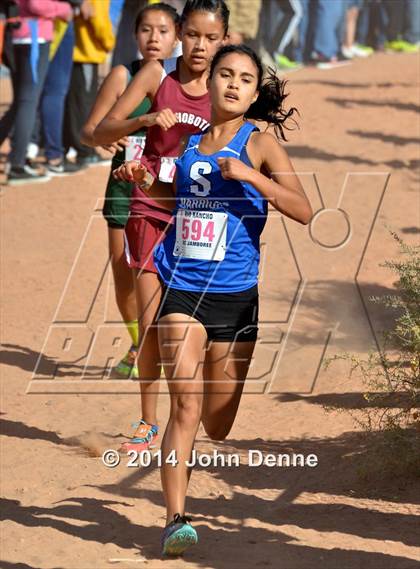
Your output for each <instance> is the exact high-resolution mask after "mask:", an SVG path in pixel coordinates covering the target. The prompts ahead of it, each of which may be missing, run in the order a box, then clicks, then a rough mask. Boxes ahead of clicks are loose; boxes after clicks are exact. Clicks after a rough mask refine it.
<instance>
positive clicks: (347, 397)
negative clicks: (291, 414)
mask: <svg viewBox="0 0 420 569" xmlns="http://www.w3.org/2000/svg"><path fill="white" fill-rule="evenodd" d="M376 396H379V399H377V398H376ZM277 399H278V401H280V402H281V403H289V402H294V401H304V402H305V403H310V404H313V405H322V406H325V407H327V408H334V409H335V408H338V409H368V408H370V407H375V408H385V407H387V408H389V407H394V408H401V406H402V405H408V404H409V403H410V402H412V400H411V399H410V396H409V395H408V393H395V394H392V395H388V396H386V397H384V393H380V392H377V393H373V392H369V399H366V397H365V394H364V393H357V392H353V391H351V392H348V393H320V394H319V395H300V394H298V393H284V394H283V393H282V394H281V395H278V396H277Z"/></svg>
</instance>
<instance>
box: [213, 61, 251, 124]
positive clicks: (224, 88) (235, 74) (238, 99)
mask: <svg viewBox="0 0 420 569" xmlns="http://www.w3.org/2000/svg"><path fill="white" fill-rule="evenodd" d="M257 85H258V69H257V67H256V66H255V64H254V62H253V61H252V59H250V58H249V57H248V56H247V55H245V54H242V53H230V54H228V55H226V56H225V57H223V58H222V59H221V60H220V61H219V63H218V64H217V65H216V68H215V70H214V72H213V76H212V78H211V81H210V89H209V90H210V97H211V104H212V107H213V108H214V109H215V110H217V111H219V112H223V113H224V114H228V115H232V116H239V115H241V114H245V113H246V111H247V110H248V109H249V107H250V106H251V105H252V103H254V102H255V101H256V100H257V97H258V91H257Z"/></svg>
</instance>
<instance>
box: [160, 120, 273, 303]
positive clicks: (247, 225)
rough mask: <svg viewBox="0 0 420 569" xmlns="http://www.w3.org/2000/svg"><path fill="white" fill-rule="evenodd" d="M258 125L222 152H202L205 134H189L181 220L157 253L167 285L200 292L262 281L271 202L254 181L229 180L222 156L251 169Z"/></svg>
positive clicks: (182, 161)
mask: <svg viewBox="0 0 420 569" xmlns="http://www.w3.org/2000/svg"><path fill="white" fill-rule="evenodd" d="M255 130H258V128H257V127H256V126H254V125H253V124H251V123H249V122H245V123H244V124H243V126H242V127H241V128H240V129H239V131H238V132H237V133H236V135H235V136H234V138H233V139H232V140H231V141H230V142H229V143H228V145H227V146H225V147H224V148H223V149H222V150H219V151H218V152H216V153H214V154H211V155H206V154H202V153H201V152H200V150H199V145H200V141H201V138H202V136H203V134H196V135H193V136H191V137H190V139H189V142H188V145H187V147H186V149H185V151H184V154H183V155H182V156H181V157H180V158H179V159H178V160H177V161H176V172H177V179H176V180H177V181H176V207H175V210H174V212H173V215H174V216H175V218H176V223H175V224H174V225H173V227H172V228H171V230H170V231H169V233H168V235H167V237H166V238H165V239H164V241H163V242H162V243H161V244H160V245H159V246H158V247H157V249H156V251H155V265H156V268H157V270H158V271H159V274H160V276H161V277H162V279H163V281H164V283H165V284H166V285H167V286H169V287H171V288H175V289H180V290H188V291H196V292H204V291H205V292H216V293H217V292H220V293H227V292H239V291H243V290H247V289H249V288H251V287H253V286H255V285H256V284H257V282H258V266H259V260H260V235H261V232H262V230H263V228H264V225H265V222H266V219H267V201H266V200H265V199H264V198H263V197H262V196H261V194H260V193H259V192H258V191H257V190H256V189H255V188H254V187H253V186H251V185H250V184H248V183H245V182H239V181H236V180H225V179H224V178H223V177H222V175H221V173H220V168H219V166H218V163H217V159H218V158H219V157H223V158H228V157H233V158H237V159H239V160H242V162H244V163H245V164H246V165H247V166H250V167H251V168H252V164H251V162H250V160H249V158H248V155H247V152H246V144H247V142H248V139H249V137H250V135H251V133H252V132H253V131H255Z"/></svg>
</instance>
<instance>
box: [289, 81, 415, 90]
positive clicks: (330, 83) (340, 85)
mask: <svg viewBox="0 0 420 569" xmlns="http://www.w3.org/2000/svg"><path fill="white" fill-rule="evenodd" d="M293 83H294V84H296V85H299V84H307V85H325V86H326V87H327V86H328V87H337V88H339V89H371V88H373V87H380V88H381V89H389V88H391V87H416V85H415V84H413V83H403V82H399V83H349V82H341V81H340V82H339V81H330V80H327V79H325V80H322V79H301V80H299V79H295V80H294V81H293Z"/></svg>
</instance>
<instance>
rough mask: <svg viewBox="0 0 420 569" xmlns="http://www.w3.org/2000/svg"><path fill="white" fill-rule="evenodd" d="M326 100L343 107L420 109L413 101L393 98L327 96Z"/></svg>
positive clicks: (399, 109)
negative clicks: (339, 97)
mask: <svg viewBox="0 0 420 569" xmlns="http://www.w3.org/2000/svg"><path fill="white" fill-rule="evenodd" d="M326 101H328V102H329V103H334V104H335V105H337V106H339V107H341V108H343V109H347V108H351V107H352V106H353V105H358V106H362V107H392V108H393V109H395V110H397V111H413V112H414V113H418V112H419V111H420V106H419V105H416V104H415V103H403V102H402V101H395V100H387V101H376V100H374V99H338V98H337V97H327V98H326Z"/></svg>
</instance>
